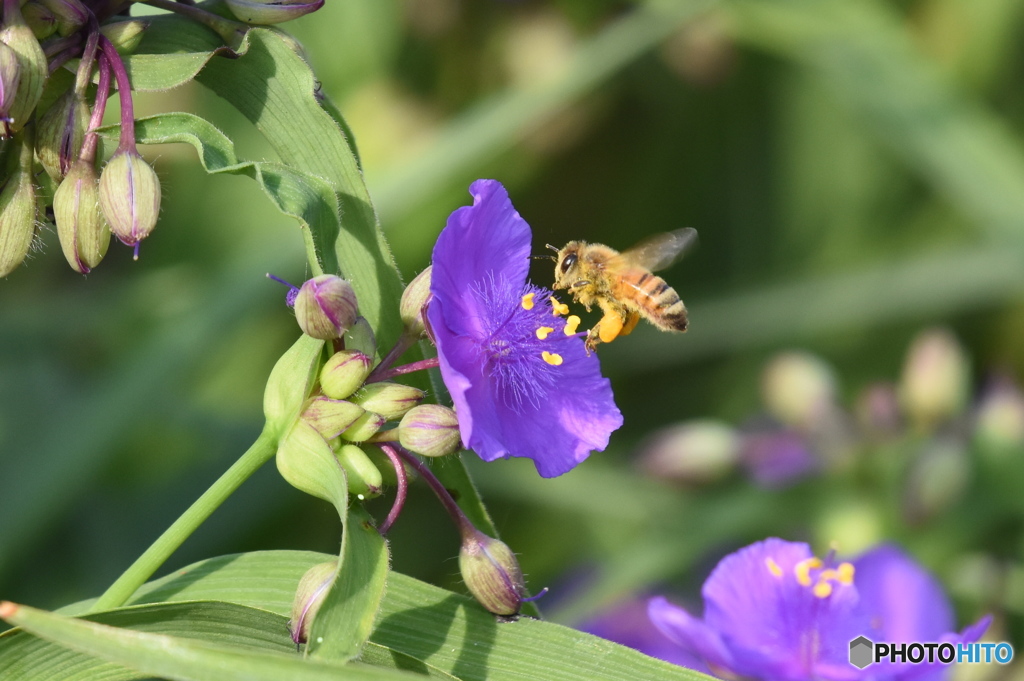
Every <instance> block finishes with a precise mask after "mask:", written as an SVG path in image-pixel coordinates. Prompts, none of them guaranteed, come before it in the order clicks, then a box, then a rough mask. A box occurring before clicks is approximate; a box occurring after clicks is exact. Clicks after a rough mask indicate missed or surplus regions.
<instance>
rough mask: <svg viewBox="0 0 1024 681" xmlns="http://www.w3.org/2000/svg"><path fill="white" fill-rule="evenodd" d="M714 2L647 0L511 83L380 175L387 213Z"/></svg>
mask: <svg viewBox="0 0 1024 681" xmlns="http://www.w3.org/2000/svg"><path fill="white" fill-rule="evenodd" d="M715 4H716V3H715V2H712V1H711V0H685V1H675V0H673V1H671V2H648V3H644V4H642V5H640V6H639V7H637V8H636V9H635V10H633V11H632V12H630V13H629V14H627V15H626V16H624V17H623V18H622V19H619V20H618V21H616V22H615V23H613V24H611V25H610V26H608V27H607V28H605V29H603V30H602V31H601V32H600V33H598V34H597V35H595V36H593V37H591V38H588V39H587V40H586V41H584V42H583V43H581V44H580V46H579V47H578V48H577V49H576V51H575V53H574V54H573V55H572V57H571V59H570V61H569V64H568V66H567V67H566V68H565V70H564V72H562V73H561V74H559V76H558V77H556V78H553V79H552V80H550V81H548V82H543V83H537V84H531V85H530V86H529V87H524V88H518V89H508V90H505V91H503V92H501V93H499V94H496V95H494V96H493V97H491V98H490V99H487V100H484V101H483V102H480V103H479V104H476V105H475V106H474V107H473V108H472V109H470V110H469V111H467V112H465V113H463V114H462V115H460V116H458V117H457V118H456V119H455V120H453V121H451V122H450V123H449V124H448V125H447V126H446V127H445V128H444V129H443V130H442V131H441V132H440V133H439V134H438V136H437V141H436V142H435V143H434V144H433V145H432V146H431V147H430V148H429V149H427V150H426V151H425V152H424V153H423V154H421V155H420V156H419V157H418V158H415V159H412V160H409V161H403V162H402V163H401V165H400V167H397V168H394V169H392V170H391V171H390V172H389V173H388V174H387V175H385V177H384V179H383V180H382V181H380V182H378V183H375V186H374V187H373V195H374V197H376V199H377V205H378V209H379V210H380V213H381V219H382V221H383V222H384V223H385V224H386V225H388V228H389V230H390V229H391V228H392V225H394V224H396V223H399V222H400V221H401V220H402V218H403V217H405V216H406V215H409V214H410V213H411V212H413V211H414V210H416V208H417V207H418V206H419V205H421V204H422V203H423V202H425V201H426V200H428V199H429V198H430V197H431V196H433V195H435V194H436V193H437V192H438V191H439V190H442V189H445V188H447V187H448V186H449V185H450V184H451V183H452V182H453V181H455V180H458V179H459V178H460V177H462V176H464V175H472V174H473V173H474V172H475V169H476V168H479V167H480V166H482V165H483V164H484V163H485V162H487V161H489V160H490V159H492V158H494V157H495V156H497V155H498V154H500V153H502V152H503V151H506V150H508V149H510V148H512V147H513V146H514V145H515V144H517V143H518V142H519V141H520V140H521V139H522V137H523V135H524V134H526V133H527V132H529V131H530V130H531V129H532V128H534V127H535V126H537V125H540V124H542V123H543V122H544V120H545V119H546V118H548V117H549V116H551V115H553V114H555V113H556V112H558V111H559V110H560V109H562V108H563V107H565V106H566V105H568V104H570V103H572V102H573V101H575V100H577V99H579V98H580V97H582V96H584V95H585V94H587V93H589V92H591V91H593V90H594V89H596V88H597V87H598V86H599V85H601V84H603V83H604V82H605V81H607V80H608V79H609V78H611V77H612V76H614V75H615V74H616V73H618V72H619V71H620V70H621V69H622V68H624V67H625V66H627V65H628V64H630V63H632V62H633V61H634V60H636V59H637V58H638V57H640V56H642V55H643V54H645V53H647V52H648V51H650V50H651V49H653V48H654V47H656V46H657V45H658V44H659V43H661V42H662V41H663V40H665V39H666V38H668V37H669V36H671V35H672V34H673V33H674V32H675V31H677V30H679V28H680V27H681V26H682V25H683V24H685V23H686V22H688V21H690V20H691V19H693V18H694V17H696V16H698V15H699V14H700V13H702V12H703V11H705V10H706V9H708V8H709V7H712V6H714V5H715ZM467 184H468V182H467ZM389 233H391V234H392V236H395V235H394V233H393V232H389Z"/></svg>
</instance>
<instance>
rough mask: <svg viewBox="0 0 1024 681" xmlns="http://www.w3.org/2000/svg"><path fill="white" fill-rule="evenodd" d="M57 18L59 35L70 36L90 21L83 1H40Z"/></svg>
mask: <svg viewBox="0 0 1024 681" xmlns="http://www.w3.org/2000/svg"><path fill="white" fill-rule="evenodd" d="M39 2H41V3H42V4H43V5H44V6H45V7H46V8H47V9H48V10H50V11H51V12H53V14H54V16H56V17H57V33H59V34H61V35H62V36H69V35H71V34H72V33H74V32H75V31H77V30H78V29H80V28H82V27H83V26H85V22H86V21H88V20H89V14H90V12H89V10H88V9H87V8H86V7H85V5H83V4H82V2H81V0H39Z"/></svg>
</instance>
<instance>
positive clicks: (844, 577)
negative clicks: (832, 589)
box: [836, 563, 854, 586]
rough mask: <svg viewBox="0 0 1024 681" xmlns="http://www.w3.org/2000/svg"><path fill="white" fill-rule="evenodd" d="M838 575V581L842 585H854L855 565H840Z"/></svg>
mask: <svg viewBox="0 0 1024 681" xmlns="http://www.w3.org/2000/svg"><path fill="white" fill-rule="evenodd" d="M836 573H837V576H836V579H837V580H838V581H839V583H840V584H845V585H847V586H849V585H850V584H853V573H854V569H853V563H840V564H839V568H838V569H837V570H836Z"/></svg>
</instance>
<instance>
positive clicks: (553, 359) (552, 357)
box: [540, 350, 562, 367]
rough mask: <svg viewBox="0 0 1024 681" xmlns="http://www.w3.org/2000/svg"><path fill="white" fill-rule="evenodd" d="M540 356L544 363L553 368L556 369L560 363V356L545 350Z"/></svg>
mask: <svg viewBox="0 0 1024 681" xmlns="http://www.w3.org/2000/svg"><path fill="white" fill-rule="evenodd" d="M540 356H541V357H543V358H544V361H545V362H547V363H548V364H550V365H551V366H553V367H556V366H558V365H560V364H561V363H562V356H561V355H559V354H556V353H554V352H548V351H547V350H545V351H544V352H542V353H540Z"/></svg>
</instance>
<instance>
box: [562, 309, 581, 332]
mask: <svg viewBox="0 0 1024 681" xmlns="http://www.w3.org/2000/svg"><path fill="white" fill-rule="evenodd" d="M579 325H580V318H579V317H577V316H576V315H574V314H571V315H569V316H568V317H566V318H565V329H564V330H565V335H566V336H571V335H573V334H574V333H576V329H577V328H578V327H579Z"/></svg>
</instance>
